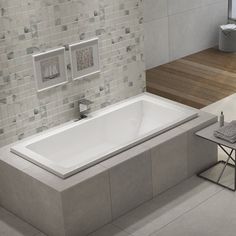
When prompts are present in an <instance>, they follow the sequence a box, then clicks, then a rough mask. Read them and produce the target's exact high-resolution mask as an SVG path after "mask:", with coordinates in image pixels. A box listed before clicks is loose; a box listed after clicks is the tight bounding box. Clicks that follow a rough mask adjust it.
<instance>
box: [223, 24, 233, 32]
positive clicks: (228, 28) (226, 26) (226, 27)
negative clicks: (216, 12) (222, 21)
mask: <svg viewBox="0 0 236 236" xmlns="http://www.w3.org/2000/svg"><path fill="white" fill-rule="evenodd" d="M220 28H221V29H222V30H223V31H225V30H229V31H231V30H236V24H227V25H221V26H220Z"/></svg>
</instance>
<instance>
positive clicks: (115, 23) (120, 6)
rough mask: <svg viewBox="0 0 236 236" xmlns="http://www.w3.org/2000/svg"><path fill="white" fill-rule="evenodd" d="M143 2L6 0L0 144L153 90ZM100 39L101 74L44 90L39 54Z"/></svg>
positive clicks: (1, 14) (0, 48)
mask: <svg viewBox="0 0 236 236" xmlns="http://www.w3.org/2000/svg"><path fill="white" fill-rule="evenodd" d="M142 15H143V3H142V0H10V1H9V0H0V146H4V145H6V144H9V143H12V142H14V141H16V140H21V139H22V138H24V137H27V136H30V135H33V134H35V133H38V132H41V131H43V130H45V129H48V128H50V127H54V126H56V125H59V124H62V123H64V122H67V121H69V120H72V119H74V118H76V116H77V115H78V113H77V110H78V100H79V99H81V98H84V97H85V98H87V99H90V100H92V101H93V102H94V103H93V105H92V107H91V108H92V110H96V109H99V108H101V107H105V106H107V105H110V104H113V103H115V102H117V101H119V100H122V99H124V98H127V97H130V96H133V95H136V94H138V93H141V92H142V91H143V90H144V89H145V73H144V70H145V65H144V60H143V16H142ZM93 37H98V38H99V54H100V64H101V73H100V75H99V76H97V77H96V78H93V79H84V80H77V81H72V79H71V71H70V64H69V53H68V51H66V60H67V65H68V66H67V67H68V75H69V83H67V84H66V85H63V86H61V87H56V88H53V89H50V90H47V91H44V92H41V93H37V91H36V87H35V81H34V76H33V63H32V56H31V55H32V54H33V53H38V52H43V51H45V50H48V49H54V48H57V47H60V46H65V47H66V48H68V44H71V43H76V42H79V41H82V40H86V39H90V38H93Z"/></svg>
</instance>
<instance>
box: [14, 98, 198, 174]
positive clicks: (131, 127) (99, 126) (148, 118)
mask: <svg viewBox="0 0 236 236" xmlns="http://www.w3.org/2000/svg"><path fill="white" fill-rule="evenodd" d="M197 114H198V111H197V110H196V109H188V108H187V107H185V106H180V105H178V104H175V103H172V102H169V101H166V100H163V99H157V98H156V97H152V96H148V95H143V96H139V97H137V98H136V99H131V100H128V101H127V102H123V103H121V104H118V105H114V106H111V107H110V108H106V109H105V110H103V111H101V112H100V111H99V112H95V113H94V114H92V116H91V117H90V118H88V119H85V120H82V121H79V122H74V123H73V124H72V125H69V126H67V127H64V128H62V129H58V130H56V131H54V132H49V133H48V134H46V135H41V136H39V137H36V138H35V139H32V140H30V141H26V142H23V143H22V144H19V145H17V146H15V147H12V149H11V150H12V152H14V153H16V154H17V155H19V156H21V157H23V158H25V159H27V160H29V161H31V162H33V163H35V164H37V165H39V166H41V167H43V168H45V169H47V170H48V171H51V172H53V173H54V174H56V175H58V176H60V177H62V178H65V177H68V176H70V175H72V174H74V173H76V172H78V171H81V170H83V169H85V168H88V167H89V166H92V165H94V164H96V163H98V162H99V161H102V160H104V159H106V158H108V157H111V156H112V155H115V154H117V153H119V152H121V151H124V150H125V149H128V148H130V147H132V146H134V145H137V144H139V143H141V142H143V141H145V140H147V139H149V138H151V137H154V136H156V135H157V134H159V133H162V132H164V131H166V130H168V129H171V128H172V127H175V126H177V125H179V124H182V123H183V122H184V121H187V120H190V119H192V118H194V117H197ZM59 172H60V173H59Z"/></svg>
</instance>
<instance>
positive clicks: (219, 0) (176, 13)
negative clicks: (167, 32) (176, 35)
mask: <svg viewBox="0 0 236 236" xmlns="http://www.w3.org/2000/svg"><path fill="white" fill-rule="evenodd" d="M222 3H223V1H221V0H218V1H217V2H214V3H210V4H206V5H200V6H198V7H193V8H189V9H186V10H183V11H179V12H175V13H173V14H169V12H168V17H171V16H176V15H180V14H184V13H186V12H189V11H194V10H197V9H203V8H206V7H210V6H213V5H217V4H222ZM168 10H169V9H168Z"/></svg>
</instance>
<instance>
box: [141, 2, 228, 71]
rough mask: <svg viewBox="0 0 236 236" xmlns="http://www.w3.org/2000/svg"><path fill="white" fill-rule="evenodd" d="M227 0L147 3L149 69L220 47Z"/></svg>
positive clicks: (146, 21)
mask: <svg viewBox="0 0 236 236" xmlns="http://www.w3.org/2000/svg"><path fill="white" fill-rule="evenodd" d="M227 7H228V0H145V1H144V29H145V59H146V68H147V69H149V68H153V67H155V66H158V65H161V64H164V63H167V62H169V61H173V60H175V59H178V58H181V57H184V56H186V55H189V54H192V53H195V52H198V51H201V50H204V49H206V48H209V47H212V46H215V45H217V43H218V26H219V25H220V24H225V23H226V22H227Z"/></svg>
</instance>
